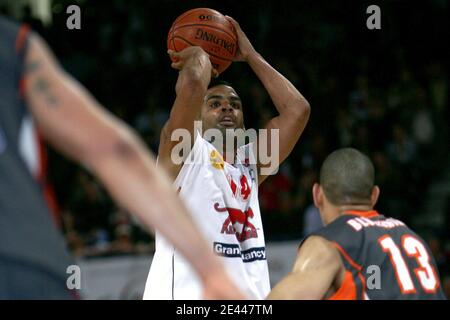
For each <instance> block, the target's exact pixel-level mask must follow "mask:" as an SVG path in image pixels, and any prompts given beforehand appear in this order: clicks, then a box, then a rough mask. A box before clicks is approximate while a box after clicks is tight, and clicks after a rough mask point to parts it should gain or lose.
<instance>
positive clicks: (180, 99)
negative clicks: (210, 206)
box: [158, 47, 217, 180]
mask: <svg viewBox="0 0 450 320" xmlns="http://www.w3.org/2000/svg"><path fill="white" fill-rule="evenodd" d="M168 53H169V55H170V56H171V58H172V59H174V60H177V62H175V63H172V67H173V68H174V69H177V70H180V72H179V74H178V80H177V83H176V86H175V91H176V98H175V102H174V104H173V106H172V110H171V111H170V117H169V120H168V121H167V122H166V124H165V125H164V128H163V130H162V132H161V137H160V145H159V152H158V157H159V158H158V161H159V165H161V166H163V167H164V168H165V169H166V170H167V171H168V172H169V175H170V176H171V178H172V179H173V180H174V179H175V178H176V176H177V175H178V172H179V171H180V169H181V164H176V163H174V162H173V161H172V160H173V159H171V153H172V149H173V147H174V146H175V145H176V144H177V143H179V142H178V141H172V140H171V135H172V132H173V131H174V130H176V129H186V130H187V131H188V132H189V134H190V137H191V144H192V143H193V141H194V135H195V132H194V121H195V120H198V119H199V114H200V110H201V107H202V104H203V99H204V98H205V94H206V90H207V88H208V85H209V82H210V81H211V76H212V75H215V74H217V71H216V70H214V69H213V68H212V66H211V62H210V60H209V56H208V54H207V53H206V52H205V51H203V49H202V48H200V47H187V48H186V49H184V50H183V51H181V52H174V51H172V50H169V51H168ZM184 156H187V155H184Z"/></svg>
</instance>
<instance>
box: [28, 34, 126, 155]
mask: <svg viewBox="0 0 450 320" xmlns="http://www.w3.org/2000/svg"><path fill="white" fill-rule="evenodd" d="M24 72H25V74H24V79H25V97H26V101H27V105H28V106H29V108H30V111H31V113H32V115H33V118H34V120H35V122H36V124H37V127H38V129H39V131H40V132H41V133H42V134H43V136H44V138H45V139H46V140H47V141H49V142H50V143H51V144H52V145H53V146H54V147H56V148H57V149H58V150H60V151H62V152H63V153H65V154H67V155H69V156H71V157H72V158H73V159H75V160H78V161H80V162H89V160H90V158H91V157H93V156H94V155H95V154H96V153H101V152H102V151H103V149H104V148H111V147H113V146H112V144H113V143H116V142H117V141H118V140H120V139H121V138H120V135H121V134H122V133H123V134H126V131H127V130H121V129H120V128H121V127H122V125H121V122H120V121H119V120H117V119H116V118H115V117H114V116H113V115H111V114H110V113H108V112H107V111H106V110H104V109H103V108H101V107H100V106H99V104H98V103H97V102H96V101H95V99H94V98H93V97H92V96H91V95H90V94H89V93H88V92H87V91H86V90H85V89H84V88H83V87H82V86H81V85H80V84H79V83H78V82H77V81H76V80H75V79H73V78H72V77H71V76H69V75H68V74H67V73H66V72H65V71H64V70H63V69H62V68H61V67H60V66H59V64H58V62H57V60H56V59H55V58H54V56H53V54H52V53H51V51H50V49H49V48H48V47H47V46H46V44H45V43H44V41H43V40H42V39H40V38H39V36H37V35H35V34H33V35H31V36H30V41H29V46H28V51H27V54H26V58H25V71H24Z"/></svg>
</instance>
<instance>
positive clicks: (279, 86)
mask: <svg viewBox="0 0 450 320" xmlns="http://www.w3.org/2000/svg"><path fill="white" fill-rule="evenodd" d="M247 62H248V64H249V65H250V67H251V68H252V70H253V71H254V72H255V74H256V75H257V76H258V78H259V79H260V81H261V82H262V84H263V85H264V87H265V88H266V90H267V92H268V93H269V95H270V97H271V99H272V101H273V103H274V105H275V107H276V108H277V110H278V112H279V113H280V115H283V114H289V115H298V116H304V117H307V116H308V115H309V103H308V101H307V100H306V99H305V98H304V97H303V95H302V94H301V93H300V92H299V91H298V90H297V88H295V86H294V85H293V84H292V83H291V82H290V81H289V80H288V79H286V78H285V77H284V76H283V75H282V74H281V73H279V72H278V71H277V70H275V69H274V68H273V67H272V66H271V65H270V64H269V63H268V62H267V61H266V60H264V58H263V57H262V56H261V55H259V54H258V53H256V52H254V53H252V54H250V55H249V56H248V58H247Z"/></svg>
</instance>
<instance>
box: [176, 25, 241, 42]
mask: <svg viewBox="0 0 450 320" xmlns="http://www.w3.org/2000/svg"><path fill="white" fill-rule="evenodd" d="M185 27H209V28H212V29H215V30H219V31H222V32H223V33H225V34H226V35H227V36H229V37H231V39H232V40H233V41H234V42H236V43H237V38H236V36H234V35H233V34H231V33H229V32H228V31H227V30H226V29H222V28H219V27H216V26H214V25H210V24H201V23H191V24H183V25H180V26H177V27H175V28H173V29H170V30H171V31H172V33H173V32H175V31H176V30H178V29H182V28H185Z"/></svg>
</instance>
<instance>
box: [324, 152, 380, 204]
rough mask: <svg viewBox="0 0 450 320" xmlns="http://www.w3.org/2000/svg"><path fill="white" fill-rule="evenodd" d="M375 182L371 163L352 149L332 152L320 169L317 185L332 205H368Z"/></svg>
mask: <svg viewBox="0 0 450 320" xmlns="http://www.w3.org/2000/svg"><path fill="white" fill-rule="evenodd" d="M374 180H375V169H374V167H373V164H372V161H370V159H369V158H368V157H367V156H366V155H364V154H363V153H361V152H360V151H358V150H356V149H353V148H343V149H339V150H336V151H334V152H333V153H331V154H330V155H329V156H328V157H327V158H326V159H325V161H324V162H323V164H322V167H321V169H320V185H321V186H322V189H323V191H324V193H325V196H326V197H327V199H328V200H329V201H330V202H331V203H332V204H334V205H345V204H368V203H369V202H370V199H371V195H372V189H373V187H374Z"/></svg>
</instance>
